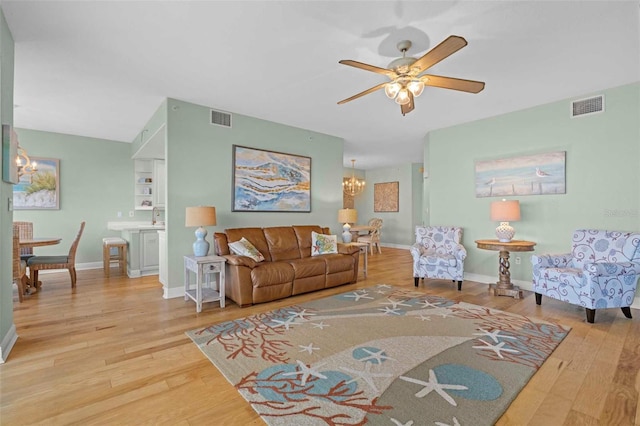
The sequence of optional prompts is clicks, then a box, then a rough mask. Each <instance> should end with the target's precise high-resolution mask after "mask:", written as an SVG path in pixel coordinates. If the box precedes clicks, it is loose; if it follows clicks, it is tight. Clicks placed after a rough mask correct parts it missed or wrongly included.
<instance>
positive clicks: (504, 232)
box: [496, 222, 516, 243]
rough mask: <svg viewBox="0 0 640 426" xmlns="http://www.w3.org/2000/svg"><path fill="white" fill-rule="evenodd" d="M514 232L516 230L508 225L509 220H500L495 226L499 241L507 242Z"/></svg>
mask: <svg viewBox="0 0 640 426" xmlns="http://www.w3.org/2000/svg"><path fill="white" fill-rule="evenodd" d="M515 234H516V230H515V229H513V226H509V222H500V225H499V226H498V227H497V228H496V237H498V241H500V242H501V243H509V242H511V239H512V238H513V236H514V235H515Z"/></svg>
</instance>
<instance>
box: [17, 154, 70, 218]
mask: <svg viewBox="0 0 640 426" xmlns="http://www.w3.org/2000/svg"><path fill="white" fill-rule="evenodd" d="M31 161H32V162H36V163H37V164H38V171H37V172H35V173H33V174H24V175H22V176H20V179H19V180H18V183H17V184H15V185H13V209H14V210H58V209H60V160H58V159H56V158H37V157H31Z"/></svg>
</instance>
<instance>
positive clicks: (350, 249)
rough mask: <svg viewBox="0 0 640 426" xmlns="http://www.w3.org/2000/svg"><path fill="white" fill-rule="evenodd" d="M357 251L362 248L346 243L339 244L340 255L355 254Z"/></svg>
mask: <svg viewBox="0 0 640 426" xmlns="http://www.w3.org/2000/svg"><path fill="white" fill-rule="evenodd" d="M357 251H360V248H359V247H357V246H352V245H349V244H345V243H338V253H340V254H353V253H355V252H357Z"/></svg>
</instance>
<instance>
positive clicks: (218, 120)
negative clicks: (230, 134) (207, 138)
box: [211, 109, 231, 127]
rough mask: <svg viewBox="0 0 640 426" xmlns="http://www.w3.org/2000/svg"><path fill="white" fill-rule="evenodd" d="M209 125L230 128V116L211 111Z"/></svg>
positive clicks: (221, 112) (222, 112) (225, 113)
mask: <svg viewBox="0 0 640 426" xmlns="http://www.w3.org/2000/svg"><path fill="white" fill-rule="evenodd" d="M211 124H215V125H216V126H223V127H231V114H230V113H228V112H224V111H216V110H214V109H212V110H211Z"/></svg>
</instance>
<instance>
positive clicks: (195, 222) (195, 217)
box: [185, 206, 216, 257]
mask: <svg viewBox="0 0 640 426" xmlns="http://www.w3.org/2000/svg"><path fill="white" fill-rule="evenodd" d="M215 225H216V208H215V207H211V206H199V207H187V214H186V220H185V226H197V227H198V229H196V241H195V242H194V243H193V255H194V256H196V257H202V256H206V255H207V253H209V242H208V241H207V240H206V239H205V238H206V236H207V230H206V229H205V228H204V227H205V226H215Z"/></svg>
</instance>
